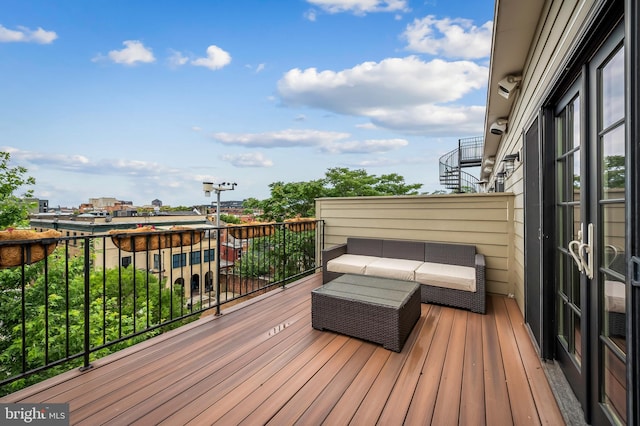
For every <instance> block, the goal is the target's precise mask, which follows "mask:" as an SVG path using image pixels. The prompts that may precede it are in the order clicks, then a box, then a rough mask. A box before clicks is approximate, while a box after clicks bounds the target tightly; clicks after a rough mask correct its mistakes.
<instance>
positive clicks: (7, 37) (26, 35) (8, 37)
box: [0, 25, 58, 44]
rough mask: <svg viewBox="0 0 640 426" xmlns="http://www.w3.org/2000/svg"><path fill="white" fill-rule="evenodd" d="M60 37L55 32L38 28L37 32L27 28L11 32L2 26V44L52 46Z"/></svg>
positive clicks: (0, 31) (19, 28)
mask: <svg viewBox="0 0 640 426" xmlns="http://www.w3.org/2000/svg"><path fill="white" fill-rule="evenodd" d="M57 38H58V35H57V34H56V33H55V31H46V30H43V29H42V28H40V27H38V29H36V30H31V29H29V28H27V27H18V29H17V30H10V29H8V28H6V27H4V26H2V25H0V43H19V42H21V43H38V44H50V43H53V41H54V40H55V39H57Z"/></svg>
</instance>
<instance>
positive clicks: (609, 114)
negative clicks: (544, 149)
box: [595, 46, 627, 423]
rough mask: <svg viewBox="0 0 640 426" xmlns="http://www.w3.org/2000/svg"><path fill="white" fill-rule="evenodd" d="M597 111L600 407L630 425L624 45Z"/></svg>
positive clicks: (600, 81) (605, 74) (603, 83)
mask: <svg viewBox="0 0 640 426" xmlns="http://www.w3.org/2000/svg"><path fill="white" fill-rule="evenodd" d="M595 75H596V78H597V81H596V83H597V85H598V86H599V87H600V93H599V96H598V98H597V108H598V115H599V120H598V123H599V124H598V129H597V134H598V146H597V148H596V149H597V150H598V153H599V156H598V157H599V158H598V166H599V168H600V171H601V173H600V176H601V178H600V185H599V188H598V189H599V191H598V193H599V199H598V217H599V218H600V220H599V225H600V229H601V231H600V232H601V238H600V244H599V247H598V248H599V252H600V254H601V255H600V256H599V259H600V261H599V268H598V271H599V273H598V276H597V284H598V297H599V303H598V306H599V310H600V312H599V317H600V318H601V321H600V323H599V324H598V327H597V329H598V336H599V339H598V346H599V353H600V356H601V362H600V363H599V369H600V372H599V376H600V390H599V392H598V393H599V402H600V403H601V404H602V405H603V407H604V409H605V410H606V411H607V412H608V414H609V416H611V417H613V418H614V419H616V420H617V421H619V422H621V423H625V422H626V314H625V307H626V300H625V294H626V284H625V283H626V281H627V277H626V274H627V268H626V258H625V252H624V248H625V234H626V223H625V180H626V179H625V176H626V173H625V172H626V170H625V116H624V87H625V85H624V53H623V50H622V46H619V47H618V49H617V50H616V51H615V52H614V53H613V55H611V56H610V57H609V58H608V59H607V60H606V61H604V63H603V64H602V65H601V66H600V67H599V68H598V72H596V73H595Z"/></svg>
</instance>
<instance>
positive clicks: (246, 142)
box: [213, 129, 409, 154]
mask: <svg viewBox="0 0 640 426" xmlns="http://www.w3.org/2000/svg"><path fill="white" fill-rule="evenodd" d="M350 136H351V135H350V134H348V133H340V132H326V131H320V130H298V129H287V130H281V131H277V132H264V133H215V134H214V135H213V138H214V139H215V140H217V141H218V142H220V143H223V144H225V145H237V146H244V147H251V148H304V147H307V148H310V147H314V148H318V149H319V150H320V151H321V152H324V153H327V154H363V153H364V154H367V153H369V154H370V153H380V152H388V151H391V150H394V149H398V148H402V147H405V146H407V145H408V144H409V142H407V141H406V140H404V139H370V140H365V141H354V140H348V139H349V138H350Z"/></svg>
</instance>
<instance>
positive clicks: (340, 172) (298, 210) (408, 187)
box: [244, 167, 422, 221]
mask: <svg viewBox="0 0 640 426" xmlns="http://www.w3.org/2000/svg"><path fill="white" fill-rule="evenodd" d="M421 186H422V184H406V183H405V182H404V178H403V177H402V176H400V175H398V174H396V173H391V174H387V175H382V176H376V175H370V174H368V173H367V172H366V171H365V170H362V169H359V170H350V169H348V168H341V167H335V168H331V169H328V170H327V172H326V173H325V177H324V178H323V179H317V180H312V181H308V182H290V183H284V182H274V183H272V184H270V185H269V188H271V197H270V198H267V199H266V200H262V201H257V200H255V199H251V200H245V203H244V207H248V208H251V207H253V208H260V209H262V211H263V214H262V218H263V219H265V220H275V221H282V220H284V219H287V218H292V217H296V216H301V217H313V216H314V215H315V199H316V198H322V197H360V196H378V195H416V194H417V193H418V192H417V190H418V189H419V188H420V187H421Z"/></svg>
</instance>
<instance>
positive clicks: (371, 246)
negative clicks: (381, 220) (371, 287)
mask: <svg viewBox="0 0 640 426" xmlns="http://www.w3.org/2000/svg"><path fill="white" fill-rule="evenodd" d="M322 273H323V283H327V282H329V281H331V280H333V279H335V278H337V277H338V276H340V275H342V274H345V273H349V274H361V275H371V276H380V277H386V278H393V279H399V280H404V281H415V282H418V283H419V284H421V285H420V294H421V301H422V303H437V304H443V305H449V306H454V307H457V308H464V309H469V310H471V311H473V312H477V313H482V314H484V313H485V301H486V291H485V287H486V282H485V281H486V280H485V259H484V256H483V255H482V254H479V253H477V252H476V248H475V246H473V245H465V244H448V243H435V242H423V241H405V240H391V239H378V238H353V237H350V238H347V242H346V243H345V244H340V245H337V246H334V247H331V248H329V249H326V250H323V252H322Z"/></svg>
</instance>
